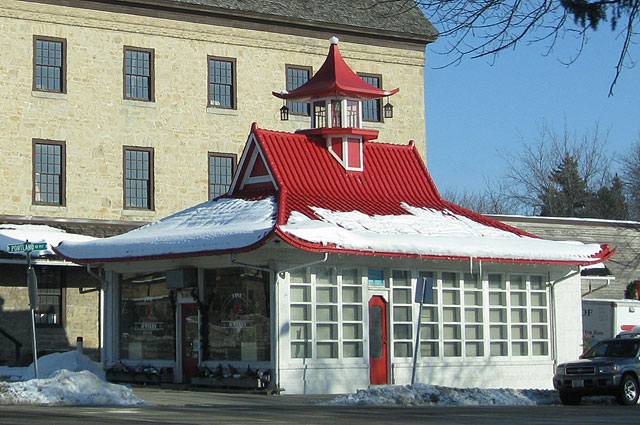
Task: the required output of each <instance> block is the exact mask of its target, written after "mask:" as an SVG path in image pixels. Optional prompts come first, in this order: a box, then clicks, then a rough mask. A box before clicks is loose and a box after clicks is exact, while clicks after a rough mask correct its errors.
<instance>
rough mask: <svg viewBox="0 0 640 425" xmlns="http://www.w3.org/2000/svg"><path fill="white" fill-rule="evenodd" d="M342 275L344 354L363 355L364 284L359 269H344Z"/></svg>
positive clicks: (351, 355) (349, 355) (345, 355)
mask: <svg viewBox="0 0 640 425" xmlns="http://www.w3.org/2000/svg"><path fill="white" fill-rule="evenodd" d="M341 277H342V282H341V283H342V288H341V289H342V303H341V308H342V356H343V357H345V358H351V357H362V356H363V348H362V347H363V338H364V337H363V323H362V284H361V279H360V277H359V274H358V269H355V268H354V269H343V270H342V273H341Z"/></svg>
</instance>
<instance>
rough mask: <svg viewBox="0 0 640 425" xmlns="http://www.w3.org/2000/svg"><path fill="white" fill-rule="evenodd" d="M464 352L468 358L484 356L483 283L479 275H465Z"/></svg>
mask: <svg viewBox="0 0 640 425" xmlns="http://www.w3.org/2000/svg"><path fill="white" fill-rule="evenodd" d="M463 285H464V323H465V324H464V352H465V355H466V356H467V357H479V356H484V338H483V337H484V331H483V320H482V319H483V296H482V295H483V294H482V281H481V280H480V279H479V277H478V274H477V273H465V274H464V276H463Z"/></svg>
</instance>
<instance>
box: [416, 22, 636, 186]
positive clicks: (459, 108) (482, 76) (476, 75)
mask: <svg viewBox="0 0 640 425" xmlns="http://www.w3.org/2000/svg"><path fill="white" fill-rule="evenodd" d="M614 36H615V34H613V33H612V32H611V31H610V30H609V28H608V27H602V28H601V29H599V30H598V31H597V32H595V33H593V34H592V37H591V39H590V41H589V43H588V45H587V46H586V48H585V50H584V51H583V52H582V55H581V56H580V57H579V58H578V60H577V61H576V62H575V63H573V64H572V65H570V66H567V65H564V64H563V63H561V61H560V60H565V61H566V60H567V59H568V58H570V57H571V55H572V54H573V53H575V48H576V47H577V44H576V43H574V42H573V41H572V40H560V44H559V45H558V46H556V49H555V51H554V52H552V53H551V54H550V55H549V56H544V55H543V53H544V52H545V49H544V46H543V45H541V44H539V45H532V46H527V45H524V44H522V45H519V46H518V47H516V49H515V50H509V51H504V52H502V53H500V55H499V56H498V57H497V58H496V60H495V61H494V63H493V65H492V64H491V63H490V62H491V59H490V58H488V59H465V60H464V61H463V62H462V63H461V64H460V65H458V66H450V67H447V68H444V69H434V68H436V67H438V66H441V65H443V64H444V63H446V62H448V61H449V60H450V58H447V57H444V56H441V55H438V54H436V53H434V50H443V49H444V47H446V46H438V45H439V44H443V45H444V44H445V43H444V40H442V39H439V40H438V41H436V42H435V43H434V45H433V46H429V47H428V48H427V66H426V67H425V102H426V120H427V167H428V168H429V171H430V173H431V175H432V177H433V179H434V181H435V183H436V185H437V186H438V188H439V190H440V191H441V192H445V191H446V190H447V189H451V190H454V191H459V192H461V191H467V192H474V191H482V190H484V188H485V187H486V181H487V180H488V181H489V182H491V181H493V180H495V179H498V178H500V177H502V176H503V175H504V173H505V166H504V160H503V159H502V158H501V157H500V155H499V153H498V152H499V151H500V152H504V153H506V154H508V153H510V152H517V151H518V150H519V149H521V146H522V140H523V139H524V140H529V141H532V142H535V141H537V140H538V137H537V135H538V128H539V126H540V125H541V124H542V122H543V121H546V122H547V123H549V124H551V125H552V126H554V127H555V128H556V129H558V130H562V128H563V126H564V123H565V122H566V126H567V128H568V130H569V131H571V132H575V133H576V134H578V135H583V134H585V132H587V131H589V130H592V129H593V127H594V124H596V123H598V124H599V126H600V130H601V133H602V134H605V133H607V132H608V150H609V151H611V152H612V153H616V152H620V153H623V152H624V151H625V150H626V149H628V147H629V146H630V145H632V144H633V143H634V142H635V141H636V140H638V139H640V116H639V115H640V108H639V106H640V65H638V66H637V67H636V68H632V69H625V70H624V71H623V73H622V74H621V76H620V78H619V79H618V83H617V84H616V86H615V88H614V96H612V97H608V94H609V85H610V83H611V81H612V79H613V77H614V71H615V65H616V64H617V59H618V53H619V49H620V47H621V43H620V42H618V41H616V40H615V39H614ZM631 52H632V53H634V52H635V53H636V54H638V53H640V49H638V48H635V49H634V50H631ZM636 56H638V55H636ZM638 59H640V58H638Z"/></svg>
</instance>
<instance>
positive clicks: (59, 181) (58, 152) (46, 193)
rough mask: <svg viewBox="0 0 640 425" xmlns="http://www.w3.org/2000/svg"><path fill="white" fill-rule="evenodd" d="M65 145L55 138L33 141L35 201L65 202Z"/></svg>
mask: <svg viewBox="0 0 640 425" xmlns="http://www.w3.org/2000/svg"><path fill="white" fill-rule="evenodd" d="M64 148H65V145H64V142H60V141H53V140H40V139H35V140H34V141H33V203H34V204H40V205H59V206H63V205H64V204H65V170H64V167H65V149H64Z"/></svg>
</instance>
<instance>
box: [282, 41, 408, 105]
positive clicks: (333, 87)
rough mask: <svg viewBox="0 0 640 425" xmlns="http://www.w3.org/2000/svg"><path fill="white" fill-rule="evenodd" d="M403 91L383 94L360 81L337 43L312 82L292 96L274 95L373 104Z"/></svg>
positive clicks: (284, 96)
mask: <svg viewBox="0 0 640 425" xmlns="http://www.w3.org/2000/svg"><path fill="white" fill-rule="evenodd" d="M399 90H400V89H394V90H382V89H379V88H377V87H375V86H373V85H371V84H369V83H367V82H365V81H364V80H363V79H362V78H360V77H358V75H357V74H356V73H355V72H353V70H352V69H351V68H349V65H347V63H346V62H345V61H344V59H342V55H341V54H340V49H339V48H338V44H337V42H336V43H332V44H331V47H330V48H329V54H328V55H327V59H326V60H325V62H324V64H323V65H322V67H321V68H320V69H319V70H318V72H316V74H315V75H314V76H313V77H312V78H311V79H310V80H309V81H307V82H306V83H305V84H303V85H301V86H300V87H298V88H297V89H295V90H292V91H290V92H282V93H277V92H273V95H274V96H276V97H279V98H280V99H287V100H299V101H305V100H306V101H308V100H311V99H319V98H325V97H350V98H356V99H362V100H371V99H379V98H381V97H385V96H391V95H393V94H395V93H397V92H398V91H399Z"/></svg>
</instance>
